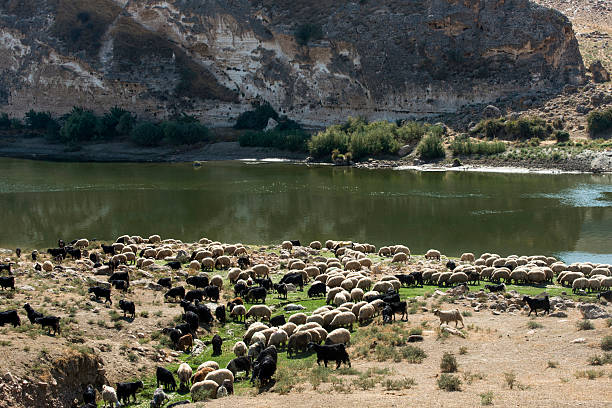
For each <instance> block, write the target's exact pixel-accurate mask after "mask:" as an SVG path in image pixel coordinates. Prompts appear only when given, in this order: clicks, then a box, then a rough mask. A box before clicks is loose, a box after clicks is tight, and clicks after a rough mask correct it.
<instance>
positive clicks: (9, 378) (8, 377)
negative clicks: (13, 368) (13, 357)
mask: <svg viewBox="0 0 612 408" xmlns="http://www.w3.org/2000/svg"><path fill="white" fill-rule="evenodd" d="M2 378H3V379H4V381H6V382H15V377H13V374H11V372H10V371H7V372H6V374H4V376H3V377H2Z"/></svg>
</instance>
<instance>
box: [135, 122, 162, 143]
mask: <svg viewBox="0 0 612 408" xmlns="http://www.w3.org/2000/svg"><path fill="white" fill-rule="evenodd" d="M163 138H164V131H163V129H162V127H161V126H158V125H155V124H153V123H151V122H142V123H139V124H138V125H136V126H135V127H134V129H132V132H131V133H130V140H131V141H132V142H133V143H134V144H136V145H138V146H147V147H152V146H159V145H160V144H161V142H162V140H163Z"/></svg>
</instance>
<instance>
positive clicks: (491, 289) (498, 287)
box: [485, 283, 506, 292]
mask: <svg viewBox="0 0 612 408" xmlns="http://www.w3.org/2000/svg"><path fill="white" fill-rule="evenodd" d="M485 289H487V290H488V291H489V292H504V291H505V290H506V285H505V284H503V283H500V284H499V285H485Z"/></svg>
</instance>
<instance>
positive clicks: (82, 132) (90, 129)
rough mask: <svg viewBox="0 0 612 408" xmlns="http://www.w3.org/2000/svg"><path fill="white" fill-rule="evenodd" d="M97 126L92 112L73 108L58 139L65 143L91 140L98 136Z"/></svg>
mask: <svg viewBox="0 0 612 408" xmlns="http://www.w3.org/2000/svg"><path fill="white" fill-rule="evenodd" d="M99 126H100V125H99V122H98V118H97V117H96V115H94V114H93V112H92V111H88V110H84V109H82V108H73V109H72V112H70V114H69V115H68V117H67V118H66V121H65V123H64V126H62V128H61V129H60V131H59V135H60V139H61V140H62V141H63V142H65V143H77V142H82V141H87V140H92V139H94V138H95V137H96V136H97V135H98V129H99Z"/></svg>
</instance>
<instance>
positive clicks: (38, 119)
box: [25, 109, 55, 130]
mask: <svg viewBox="0 0 612 408" xmlns="http://www.w3.org/2000/svg"><path fill="white" fill-rule="evenodd" d="M51 122H55V119H53V117H52V116H51V113H50V112H35V111H34V110H33V109H30V111H29V112H27V113H26V114H25V124H26V126H27V127H28V128H30V129H32V130H45V129H47V127H48V126H49V124H50V123H51Z"/></svg>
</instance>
